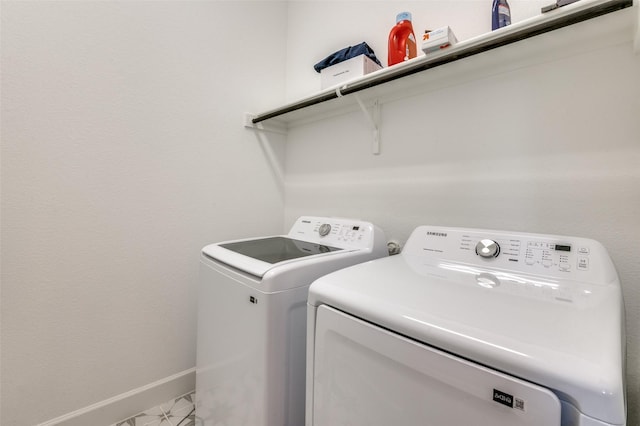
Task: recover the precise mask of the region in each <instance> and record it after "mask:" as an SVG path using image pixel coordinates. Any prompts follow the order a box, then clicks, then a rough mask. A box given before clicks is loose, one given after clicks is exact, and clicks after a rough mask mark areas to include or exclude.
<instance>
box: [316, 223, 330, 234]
mask: <svg viewBox="0 0 640 426" xmlns="http://www.w3.org/2000/svg"><path fill="white" fill-rule="evenodd" d="M329 232H331V225H329V224H328V223H323V224H322V225H320V228H319V229H318V234H320V236H321V237H325V236H327V235H329Z"/></svg>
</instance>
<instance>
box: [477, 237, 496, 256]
mask: <svg viewBox="0 0 640 426" xmlns="http://www.w3.org/2000/svg"><path fill="white" fill-rule="evenodd" d="M476 254H478V255H479V256H482V257H498V255H499V254H500V246H499V245H498V243H496V242H495V241H493V240H481V241H480V242H478V244H476Z"/></svg>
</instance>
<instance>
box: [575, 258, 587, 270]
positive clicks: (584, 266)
mask: <svg viewBox="0 0 640 426" xmlns="http://www.w3.org/2000/svg"><path fill="white" fill-rule="evenodd" d="M578 269H581V270H583V271H586V270H587V269H589V258H587V257H579V258H578Z"/></svg>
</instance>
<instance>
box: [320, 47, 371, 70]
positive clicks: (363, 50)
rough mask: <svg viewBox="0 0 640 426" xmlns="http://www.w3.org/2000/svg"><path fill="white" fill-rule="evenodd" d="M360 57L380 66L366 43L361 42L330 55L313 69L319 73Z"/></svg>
mask: <svg viewBox="0 0 640 426" xmlns="http://www.w3.org/2000/svg"><path fill="white" fill-rule="evenodd" d="M360 55H367V57H369V58H370V59H371V60H373V61H374V62H375V63H376V64H378V65H380V66H382V64H381V63H380V61H379V60H378V58H376V54H375V53H373V49H371V48H370V47H369V45H368V44H367V43H365V42H362V43H360V44H358V45H356V46H349V47H345V48H344V49H342V50H338V51H337V52H334V53H332V54H331V55H329V56H327V57H326V58H324V59H323V60H321V61H320V62H318V63H317V64H315V65H314V66H313V68H314V69H315V70H316V72H320V71H322V70H323V69H325V68H327V67H330V66H331V65H335V64H339V63H340V62H342V61H346V60H347V59H351V58H355V57H356V56H360Z"/></svg>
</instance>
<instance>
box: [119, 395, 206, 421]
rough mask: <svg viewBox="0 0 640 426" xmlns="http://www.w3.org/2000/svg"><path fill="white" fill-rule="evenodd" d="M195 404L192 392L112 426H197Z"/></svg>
mask: <svg viewBox="0 0 640 426" xmlns="http://www.w3.org/2000/svg"><path fill="white" fill-rule="evenodd" d="M195 402H196V394H195V393H194V392H192V393H189V394H186V395H183V396H180V397H178V398H175V399H172V400H171V401H168V402H166V403H164V404H161V405H159V406H157V407H154V408H150V409H149V410H146V411H145V412H143V413H140V414H138V415H136V416H133V417H131V418H130V419H126V420H121V421H119V422H117V423H114V424H113V425H111V426H197V425H196V412H195Z"/></svg>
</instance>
